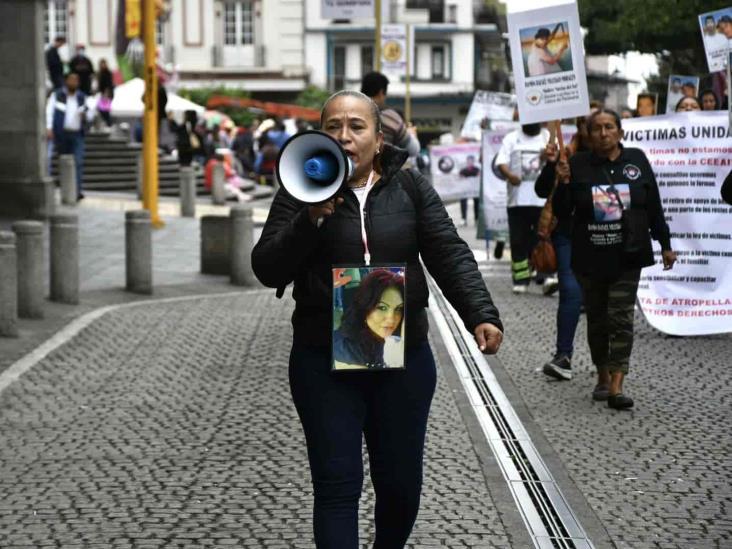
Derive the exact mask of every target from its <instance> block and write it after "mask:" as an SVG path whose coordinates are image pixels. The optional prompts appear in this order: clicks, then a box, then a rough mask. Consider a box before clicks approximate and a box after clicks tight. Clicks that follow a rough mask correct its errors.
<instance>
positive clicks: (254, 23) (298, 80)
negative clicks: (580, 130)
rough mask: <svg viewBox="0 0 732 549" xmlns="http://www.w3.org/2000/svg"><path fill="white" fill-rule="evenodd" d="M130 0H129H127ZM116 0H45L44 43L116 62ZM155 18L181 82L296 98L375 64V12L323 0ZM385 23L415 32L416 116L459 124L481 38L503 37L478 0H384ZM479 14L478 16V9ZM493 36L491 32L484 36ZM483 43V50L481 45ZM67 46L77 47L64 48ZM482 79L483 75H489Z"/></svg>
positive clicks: (211, 7)
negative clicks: (331, 10) (337, 13)
mask: <svg viewBox="0 0 732 549" xmlns="http://www.w3.org/2000/svg"><path fill="white" fill-rule="evenodd" d="M121 1H124V0H121ZM119 2H120V0H48V8H47V12H46V28H45V31H46V32H45V36H46V41H47V43H50V41H52V40H53V38H54V36H56V35H59V34H61V35H65V36H66V37H67V42H68V44H69V46H68V49H69V52H73V46H74V45H75V44H84V45H85V46H86V53H87V55H88V57H90V59H91V60H92V61H93V62H94V64H95V66H96V64H97V63H98V61H99V59H100V58H105V59H107V61H108V62H109V64H110V66H111V67H112V68H114V67H116V59H115V55H114V43H115V28H116V25H117V10H118V4H119ZM167 3H168V4H169V5H170V8H171V9H170V12H169V16H168V17H167V19H166V20H164V21H159V22H158V24H157V30H158V35H157V40H158V44H159V53H158V55H159V58H160V60H161V64H162V65H164V66H168V67H175V69H176V72H177V74H178V78H179V80H178V85H179V86H180V87H184V88H196V87H213V86H226V87H231V88H242V89H245V90H247V91H249V92H251V93H252V94H253V96H254V97H256V98H259V99H269V100H274V101H278V100H279V101H292V100H293V99H294V98H295V96H296V95H297V94H298V93H299V92H300V91H302V90H303V89H304V88H305V87H306V86H307V85H308V84H313V85H315V86H318V87H320V88H323V89H327V90H329V91H335V90H336V89H342V88H358V87H360V82H361V77H362V76H363V74H365V73H366V72H369V71H370V70H373V66H374V22H375V20H374V19H373V18H371V19H360V20H352V21H339V20H330V19H323V18H322V17H321V8H322V3H323V0H168V2H167ZM382 3H383V6H384V13H385V16H384V22H391V23H408V24H410V25H411V28H412V30H413V36H414V50H413V51H414V59H413V63H412V70H411V97H412V113H413V119H414V122H415V123H416V125H417V126H418V127H421V128H430V129H432V130H434V131H435V132H444V131H454V132H457V131H458V130H459V127H460V124H461V123H462V120H463V118H464V115H465V112H467V109H468V106H469V104H470V101H471V99H472V96H473V93H474V91H475V89H476V84H477V85H480V86H481V87H485V86H483V84H482V83H481V82H477V83H476V74H478V75H483V74H486V68H488V69H490V65H491V63H486V62H485V61H481V60H484V59H485V55H484V53H485V49H484V47H483V46H482V45H481V44H484V43H485V42H486V39H489V41H490V40H491V39H492V40H494V41H495V37H496V36H497V37H498V39H497V40H498V42H500V33H499V31H498V29H497V26H496V24H494V23H482V24H478V23H477V22H476V21H477V20H478V18H479V14H480V10H481V9H484V8H483V6H485V5H486V4H485V3H484V2H483V1H482V0H481V1H480V2H478V1H477V0H382ZM476 14H478V15H476ZM486 37H487V38H486ZM478 50H481V51H480V52H479V51H478ZM67 55H71V53H69V54H67ZM483 80H485V79H483ZM404 95H405V82H404V75H402V76H400V77H396V78H391V84H390V87H389V103H390V104H392V105H393V106H394V107H396V108H397V109H403V102H404Z"/></svg>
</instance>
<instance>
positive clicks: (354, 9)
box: [321, 0, 375, 19]
mask: <svg viewBox="0 0 732 549" xmlns="http://www.w3.org/2000/svg"><path fill="white" fill-rule="evenodd" d="M374 5H375V0H323V4H322V7H321V15H322V17H323V19H368V18H373V17H374Z"/></svg>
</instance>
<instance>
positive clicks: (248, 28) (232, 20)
mask: <svg viewBox="0 0 732 549" xmlns="http://www.w3.org/2000/svg"><path fill="white" fill-rule="evenodd" d="M253 43H254V21H253V11H252V0H236V1H229V2H226V3H225V4H224V44H225V45H227V46H237V45H248V44H253Z"/></svg>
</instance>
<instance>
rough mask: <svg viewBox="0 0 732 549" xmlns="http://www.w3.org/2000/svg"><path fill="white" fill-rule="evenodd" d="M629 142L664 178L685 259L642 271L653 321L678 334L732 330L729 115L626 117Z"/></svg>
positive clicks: (664, 195) (666, 203)
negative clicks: (725, 186)
mask: <svg viewBox="0 0 732 549" xmlns="http://www.w3.org/2000/svg"><path fill="white" fill-rule="evenodd" d="M623 129H624V130H625V141H624V144H625V146H627V147H637V148H640V149H642V150H643V151H644V152H645V153H646V156H647V157H648V160H649V161H650V163H651V166H652V167H653V171H654V173H655V175H656V179H657V180H658V186H659V191H660V194H661V202H662V204H663V208H664V213H665V215H666V221H667V222H668V224H669V227H670V228H671V247H672V248H673V249H674V251H675V252H676V253H677V254H678V257H679V260H678V262H677V263H676V265H675V266H674V268H673V269H672V270H670V271H664V270H663V265H662V264H661V259H660V248H659V246H658V243H657V242H655V241H654V243H653V244H654V250H655V254H656V259H657V261H658V264H656V265H654V266H653V267H648V268H646V269H644V270H643V272H642V274H641V282H640V287H639V290H638V299H639V302H640V305H641V308H642V309H643V312H644V314H645V315H646V318H647V319H648V322H649V323H650V324H651V325H652V326H653V327H655V328H657V329H658V330H661V331H662V332H665V333H668V334H674V335H702V334H718V333H726V332H732V268H730V267H732V207H730V206H728V205H727V204H725V203H724V202H722V199H721V198H720V188H721V186H722V181H724V178H725V177H726V176H727V175H728V174H729V173H730V170H732V131H730V129H729V125H728V120H727V113H726V112H719V111H712V112H699V111H696V112H688V113H678V114H671V115H665V116H657V117H654V118H645V119H644V118H633V119H628V120H623Z"/></svg>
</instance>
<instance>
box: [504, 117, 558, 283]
mask: <svg viewBox="0 0 732 549" xmlns="http://www.w3.org/2000/svg"><path fill="white" fill-rule="evenodd" d="M548 141H549V132H548V131H547V130H545V129H542V127H541V125H540V124H524V125H523V126H521V128H520V129H517V130H514V131H512V132H511V133H509V134H507V135H506V137H504V138H503V143H502V144H501V149H500V150H499V151H498V155H497V156H496V160H495V162H496V165H497V166H498V169H499V170H500V172H501V174H503V176H504V177H505V178H506V182H507V187H508V196H507V198H506V206H507V208H508V234H509V241H510V245H511V271H512V278H513V292H514V293H517V294H520V293H526V291H527V290H528V287H529V282H530V281H531V267H530V266H529V257H530V256H531V250H532V249H533V248H534V246H535V245H536V242H537V236H536V230H537V228H538V223H539V215H540V214H541V209H542V207H543V206H544V203H545V202H546V201H545V200H542V199H541V198H539V197H538V196H537V195H536V192H535V191H534V182H535V181H536V178H537V177H538V176H539V173H540V172H541V158H540V155H541V151H542V150H544V148H545V147H546V144H547V142H548Z"/></svg>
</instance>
